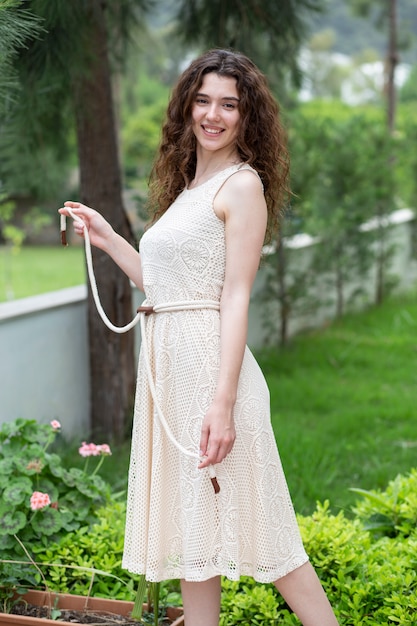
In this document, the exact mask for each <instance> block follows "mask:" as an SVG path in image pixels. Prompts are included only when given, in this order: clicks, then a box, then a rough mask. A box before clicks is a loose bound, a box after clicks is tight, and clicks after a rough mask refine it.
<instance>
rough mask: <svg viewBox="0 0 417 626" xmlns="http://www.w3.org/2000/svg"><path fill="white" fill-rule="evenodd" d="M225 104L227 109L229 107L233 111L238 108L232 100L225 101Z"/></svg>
mask: <svg viewBox="0 0 417 626" xmlns="http://www.w3.org/2000/svg"><path fill="white" fill-rule="evenodd" d="M223 106H224V108H225V109H229V110H230V111H233V109H235V108H236V105H235V104H232V103H231V102H225V103H224V105H223Z"/></svg>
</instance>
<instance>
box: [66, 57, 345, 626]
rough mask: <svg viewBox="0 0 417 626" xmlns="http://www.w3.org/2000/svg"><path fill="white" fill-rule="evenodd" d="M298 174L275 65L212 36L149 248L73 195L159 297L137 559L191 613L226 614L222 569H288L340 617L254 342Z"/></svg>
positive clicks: (139, 439)
mask: <svg viewBox="0 0 417 626" xmlns="http://www.w3.org/2000/svg"><path fill="white" fill-rule="evenodd" d="M287 173H288V166H287V153H286V149H285V142H284V133H283V132H282V129H281V126H280V122H279V117H278V109H277V105H276V103H275V101H274V99H273V97H272V95H271V93H270V91H269V88H268V86H267V83H266V80H265V78H264V76H263V75H262V74H261V73H260V71H259V70H258V69H257V68H256V66H255V65H254V64H253V63H252V62H251V61H250V60H249V59H248V58H247V57H245V56H243V55H242V54H238V53H234V52H230V51H224V50H211V51H209V52H207V53H206V54H204V55H202V56H201V57H200V58H198V59H197V60H195V61H194V62H193V63H191V65H190V67H189V68H188V69H187V70H185V72H184V73H183V74H182V76H181V77H180V79H179V81H178V83H177V85H176V87H175V89H174V91H173V95H172V98H171V101H170V104H169V106H168V112H167V120H166V123H165V125H164V128H163V134H162V142H161V146H160V150H159V154H158V158H157V160H156V163H155V166H154V169H153V173H152V176H151V191H150V203H151V207H152V209H153V220H152V225H151V227H150V228H149V229H148V230H147V231H146V232H145V234H144V236H143V237H142V240H141V243H140V253H138V252H137V251H136V250H134V248H132V247H131V246H130V245H129V244H128V243H127V242H126V241H125V240H124V239H122V238H121V237H120V236H119V235H117V234H116V233H115V232H114V231H113V229H112V228H111V226H110V225H109V224H108V223H107V222H106V221H105V220H104V219H103V218H102V217H101V216H100V215H99V214H98V213H97V212H96V211H93V210H92V209H89V208H88V207H85V206H83V205H80V204H79V203H77V202H66V203H65V205H66V207H70V208H71V209H72V210H73V212H74V214H75V215H76V216H77V217H78V218H81V219H82V221H83V223H84V225H83V224H82V223H80V222H77V221H76V222H75V225H74V228H75V231H76V232H77V233H78V234H79V235H81V236H82V235H83V231H84V228H87V229H88V231H89V235H90V239H91V243H92V244H93V245H95V246H97V247H99V248H101V249H102V250H105V251H106V252H107V253H108V254H109V255H110V256H111V257H112V258H113V259H114V261H115V262H116V263H117V264H118V265H119V266H120V267H121V268H122V269H123V270H124V271H125V272H126V274H127V275H128V276H129V277H130V278H131V279H132V280H133V282H134V283H135V284H136V285H137V287H138V288H139V289H141V290H144V291H145V294H146V299H147V302H146V304H147V305H148V306H149V307H151V309H150V310H151V311H152V312H151V313H150V314H149V315H147V317H146V331H145V337H143V339H144V340H145V341H142V349H141V353H140V358H139V369H138V382H137V397H136V403H135V420H134V426H133V436H132V454H131V465H130V472H129V492H128V507H127V521H126V537H125V551H124V559H123V565H124V567H126V568H127V569H128V570H130V571H131V572H135V573H140V574H146V578H147V579H148V580H150V581H159V580H164V579H172V578H180V579H181V588H182V596H183V604H184V612H185V621H186V624H187V625H189V626H216V625H218V623H219V610H220V576H221V575H224V576H227V577H228V578H230V579H234V580H237V579H238V578H239V576H241V575H250V576H253V577H254V578H255V579H256V580H257V581H260V582H274V583H275V585H276V587H277V589H278V590H279V591H280V592H281V594H282V595H283V597H284V598H285V600H286V602H287V603H288V605H289V606H291V608H292V609H293V610H294V612H295V613H296V614H297V615H298V616H299V618H300V620H301V621H302V623H303V624H304V625H305V626H309V625H311V626H332V625H334V624H337V621H336V618H335V616H334V614H333V611H332V609H331V607H330V604H329V602H328V600H327V598H326V596H325V594H324V591H323V589H322V587H321V585H320V582H319V581H318V578H317V576H316V574H315V572H314V570H313V568H312V566H311V565H310V563H309V561H308V557H307V555H306V553H305V551H304V548H303V545H302V541H301V538H300V534H299V531H298V527H297V523H296V519H295V515H294V511H293V507H292V503H291V500H290V496H289V494H288V489H287V485H286V481H285V477H284V474H283V471H282V467H281V463H280V460H279V456H278V451H277V448H276V444H275V439H274V434H273V432H272V428H271V424H270V415H269V393H268V389H267V386H266V383H265V380H264V377H263V375H262V373H261V371H260V369H259V367H258V365H257V363H256V361H255V359H254V357H253V356H252V354H251V352H250V351H249V349H248V348H247V347H246V335H247V321H248V306H249V297H250V292H251V287H252V284H253V281H254V278H255V275H256V272H257V269H258V266H259V261H260V257H261V253H262V246H263V244H264V241H265V236H266V235H267V236H268V235H270V234H271V232H272V230H273V228H274V226H275V225H276V223H277V216H278V214H279V211H280V209H281V207H282V203H283V201H284V198H285V195H286V193H287V187H286V184H287ZM60 212H61V213H63V214H68V209H67V208H63V209H60ZM152 387H154V389H153V393H152ZM164 422H165V426H164ZM213 486H214V487H215V488H214V489H213Z"/></svg>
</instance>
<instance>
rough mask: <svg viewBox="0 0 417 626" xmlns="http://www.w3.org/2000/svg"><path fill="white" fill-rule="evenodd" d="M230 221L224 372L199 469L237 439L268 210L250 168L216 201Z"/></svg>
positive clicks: (205, 428) (221, 214)
mask: <svg viewBox="0 0 417 626" xmlns="http://www.w3.org/2000/svg"><path fill="white" fill-rule="evenodd" d="M214 208H215V211H216V213H217V215H218V216H219V217H220V218H221V219H224V221H225V233H226V274H225V282H224V286H223V291H222V297H221V302H220V370H219V378H218V383H217V388H216V392H215V395H214V399H213V402H212V404H211V406H210V408H209V410H208V411H207V413H206V415H205V417H204V420H203V426H202V432H201V441H200V449H201V452H202V454H203V455H206V456H207V458H206V459H205V460H204V461H203V462H202V463H201V464H200V466H199V467H201V468H202V467H206V466H208V465H211V464H213V463H220V462H221V461H222V460H223V459H224V458H225V457H226V456H227V454H228V453H229V452H230V450H231V449H232V447H233V443H234V441H235V437H236V434H235V428H234V423H233V407H234V404H235V401H236V394H237V387H238V381H239V375H240V370H241V367H242V361H243V356H244V351H245V346H246V339H247V329H248V309H249V299H250V293H251V289H252V285H253V281H254V280H255V276H256V272H257V269H258V266H259V260H260V255H261V252H262V245H263V241H264V237H265V229H266V221H267V209H266V204H265V198H264V195H263V191H262V186H261V182H260V181H259V180H258V179H257V178H256V176H255V175H254V174H253V173H252V172H249V171H243V172H239V173H237V174H235V175H234V176H232V177H231V178H230V179H229V180H228V181H227V183H226V184H225V185H224V187H223V188H222V189H221V191H220V192H219V194H218V196H217V198H216V201H215V206H214Z"/></svg>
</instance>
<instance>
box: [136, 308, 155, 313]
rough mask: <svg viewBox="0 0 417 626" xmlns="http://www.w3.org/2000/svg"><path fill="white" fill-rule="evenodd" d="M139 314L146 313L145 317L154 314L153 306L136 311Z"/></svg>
mask: <svg viewBox="0 0 417 626" xmlns="http://www.w3.org/2000/svg"><path fill="white" fill-rule="evenodd" d="M136 312H137V313H145V315H150V314H151V313H153V306H140V307H138V308H137V309H136Z"/></svg>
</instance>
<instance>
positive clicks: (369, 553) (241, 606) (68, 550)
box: [34, 470, 417, 626]
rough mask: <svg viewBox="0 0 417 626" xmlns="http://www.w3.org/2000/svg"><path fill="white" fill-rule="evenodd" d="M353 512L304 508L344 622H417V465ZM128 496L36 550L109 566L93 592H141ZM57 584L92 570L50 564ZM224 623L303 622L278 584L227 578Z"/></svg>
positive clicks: (71, 583)
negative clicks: (127, 517) (128, 558)
mask: <svg viewBox="0 0 417 626" xmlns="http://www.w3.org/2000/svg"><path fill="white" fill-rule="evenodd" d="M354 514H355V515H354V517H353V519H350V518H349V517H347V516H346V515H345V514H344V513H343V512H342V511H341V512H340V513H339V514H338V515H334V514H332V513H331V512H330V509H329V503H328V502H325V503H324V504H318V505H317V508H316V510H315V512H314V513H313V514H312V515H311V516H305V517H302V516H299V518H298V519H299V524H300V529H301V533H302V536H303V539H304V542H305V547H306V550H307V552H308V554H309V555H310V558H311V562H312V563H313V565H314V567H315V568H316V570H317V572H318V575H319V577H320V579H321V581H322V583H323V586H324V588H325V590H326V592H327V594H328V596H329V599H330V601H331V603H332V605H333V607H334V609H335V612H336V614H337V617H338V619H339V623H340V624H341V625H345V626H348V625H351V626H365V625H375V624H380V625H384V624H385V625H388V624H401V625H402V626H406V625H409V626H412V625H415V624H417V594H416V587H417V529H416V521H417V470H412V471H411V472H410V474H409V475H407V476H398V477H397V478H396V479H395V480H393V481H392V482H391V483H390V484H389V485H388V486H387V488H386V490H384V491H372V492H361V493H360V495H359V500H358V502H357V504H356V505H355V507H354ZM123 533H124V504H122V503H117V502H116V503H114V504H113V505H112V506H110V507H107V508H105V509H102V510H101V511H100V521H99V522H98V523H97V524H94V525H93V526H92V527H90V528H87V527H85V528H83V529H81V530H78V531H77V532H74V533H69V534H68V535H67V537H65V538H64V539H63V540H62V541H60V543H57V544H51V545H50V546H49V547H48V548H47V549H46V550H45V549H43V550H39V552H38V553H37V554H36V555H34V556H36V560H37V561H42V562H44V563H61V564H62V565H64V564H70V565H71V564H76V565H78V566H81V567H88V568H96V569H98V570H105V571H107V572H109V573H111V574H112V575H113V576H117V580H116V579H113V578H109V577H107V576H105V575H102V574H97V573H96V575H95V576H94V579H93V582H92V592H93V594H95V595H104V596H106V595H109V596H111V597H118V598H122V599H133V597H134V591H135V587H136V580H137V579H135V577H132V576H130V575H129V574H128V573H127V572H125V571H124V570H122V569H121V557H122V549H123ZM45 574H46V576H47V580H48V583H49V584H50V586H51V588H52V589H54V590H59V591H67V592H71V593H86V592H87V591H88V589H89V587H90V584H91V576H90V575H89V576H86V572H85V571H82V570H74V569H66V568H65V567H49V568H48V567H45ZM222 585H223V587H222V589H223V591H222V614H221V626H226V624H227V626H233V625H239V626H243V624H245V625H248V624H254V625H261V624H262V625H264V626H266V625H268V624H270V625H271V626H272V625H273V624H287V625H291V624H292V625H295V624H299V621H298V620H297V619H296V617H295V616H294V615H292V614H291V613H290V611H289V610H288V607H287V606H286V605H285V602H284V601H283V599H282V598H281V597H280V595H279V594H278V593H277V592H276V591H275V588H274V586H273V585H261V584H257V583H254V581H253V580H252V579H251V578H247V577H243V578H242V579H241V580H240V581H239V582H232V581H229V580H223V583H222ZM162 601H165V602H170V601H173V602H178V601H180V598H179V594H178V583H177V582H174V581H171V582H170V583H167V585H165V586H163V598H162Z"/></svg>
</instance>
